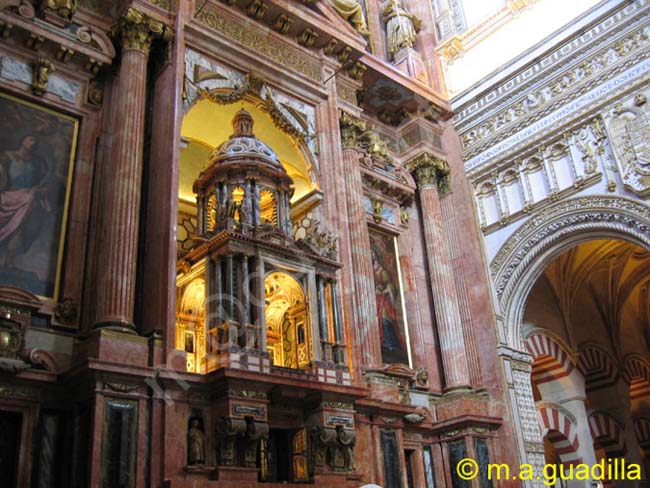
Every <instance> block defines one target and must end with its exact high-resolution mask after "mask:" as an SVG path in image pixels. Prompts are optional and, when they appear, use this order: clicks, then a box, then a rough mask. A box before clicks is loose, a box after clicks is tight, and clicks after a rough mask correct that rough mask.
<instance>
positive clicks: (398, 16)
mask: <svg viewBox="0 0 650 488" xmlns="http://www.w3.org/2000/svg"><path fill="white" fill-rule="evenodd" d="M382 14H383V16H384V22H386V37H387V40H388V52H389V53H391V54H395V53H396V52H398V51H399V50H400V49H404V48H406V47H413V46H414V45H415V36H416V34H417V33H418V31H419V30H420V24H421V21H420V19H418V18H417V17H416V16H415V15H413V14H411V13H410V12H409V11H408V10H406V8H405V7H404V6H403V5H402V1H401V0H388V1H387V2H386V3H384V5H383V7H382Z"/></svg>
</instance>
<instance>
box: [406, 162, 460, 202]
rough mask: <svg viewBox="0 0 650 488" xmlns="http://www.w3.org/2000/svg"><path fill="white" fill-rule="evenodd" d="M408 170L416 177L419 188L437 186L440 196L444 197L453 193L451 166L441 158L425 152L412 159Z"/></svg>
mask: <svg viewBox="0 0 650 488" xmlns="http://www.w3.org/2000/svg"><path fill="white" fill-rule="evenodd" d="M407 168H408V170H409V171H411V172H412V173H413V174H414V175H415V180H416V182H417V185H418V188H420V189H423V188H426V187H428V186H432V185H436V186H437V188H438V194H439V195H440V196H444V195H446V194H447V193H449V192H450V191H451V177H450V170H449V164H448V163H447V161H443V160H442V159H440V158H437V157H435V156H433V155H432V154H429V153H427V152H424V153H422V154H420V155H419V156H417V157H416V158H414V159H412V160H411V161H410V162H409V163H408V164H407Z"/></svg>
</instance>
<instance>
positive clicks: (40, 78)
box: [32, 58, 56, 96]
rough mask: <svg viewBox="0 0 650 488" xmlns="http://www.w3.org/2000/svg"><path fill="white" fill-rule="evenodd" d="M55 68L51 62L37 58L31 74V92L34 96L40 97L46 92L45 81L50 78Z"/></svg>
mask: <svg viewBox="0 0 650 488" xmlns="http://www.w3.org/2000/svg"><path fill="white" fill-rule="evenodd" d="M55 70H56V68H55V67H54V64H52V62H51V61H49V60H47V59H44V58H39V59H38V60H36V62H35V63H34V68H33V72H32V90H33V91H34V94H35V95H38V96H42V95H44V94H45V92H46V91H47V81H48V80H49V78H50V74H52V72H54V71H55Z"/></svg>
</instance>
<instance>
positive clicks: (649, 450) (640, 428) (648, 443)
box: [634, 417, 650, 454]
mask: <svg viewBox="0 0 650 488" xmlns="http://www.w3.org/2000/svg"><path fill="white" fill-rule="evenodd" d="M634 433H635V434H636V440H637V441H638V442H639V446H640V447H641V449H643V451H644V452H645V453H646V454H650V417H637V418H635V419H634Z"/></svg>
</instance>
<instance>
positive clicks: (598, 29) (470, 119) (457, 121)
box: [453, 0, 649, 132]
mask: <svg viewBox="0 0 650 488" xmlns="http://www.w3.org/2000/svg"><path fill="white" fill-rule="evenodd" d="M648 3H649V2H648V0H641V1H637V2H633V3H631V4H629V5H626V6H625V7H624V8H622V9H620V10H618V11H616V12H615V13H613V14H612V15H610V16H608V17H607V18H606V19H603V21H602V22H599V23H598V24H596V25H594V26H593V27H591V28H589V29H587V30H585V31H582V32H580V33H579V35H577V36H575V37H573V38H571V39H569V40H568V41H567V42H565V43H564V44H562V45H560V46H558V47H557V48H556V49H553V50H551V51H549V52H548V53H546V54H545V55H543V56H541V57H539V58H538V59H537V60H536V62H535V63H534V64H532V65H530V66H529V67H527V68H526V69H525V70H521V71H520V72H518V73H516V74H515V75H513V76H512V78H510V79H509V80H508V83H501V84H498V85H496V86H494V87H493V88H491V89H490V90H489V91H487V92H485V94H484V95H483V96H482V97H481V98H479V99H478V100H473V101H472V102H471V103H467V104H466V105H463V106H462V107H459V109H458V110H457V111H456V115H455V116H454V119H453V121H454V125H455V126H456V127H457V128H459V129H460V130H461V132H467V129H468V128H469V127H470V125H475V124H476V123H479V118H481V117H483V116H484V114H485V112H486V111H488V110H494V107H495V106H498V105H499V104H500V103H502V102H503V103H509V101H512V100H513V99H515V96H516V95H517V94H519V93H525V92H526V91H527V89H529V88H531V87H532V86H533V85H534V83H535V81H536V80H537V79H539V78H540V75H541V74H542V73H543V72H544V71H547V72H549V73H551V72H552V71H553V69H555V68H557V67H559V66H566V64H567V60H576V59H578V57H579V56H581V55H584V53H585V52H586V51H588V50H590V49H592V50H595V49H600V46H601V45H602V44H603V43H606V42H609V41H611V40H612V39H613V38H614V36H613V35H612V33H613V32H624V31H625V30H626V29H627V30H628V31H629V30H630V26H632V28H634V22H637V21H638V20H639V19H643V18H644V11H645V9H646V7H647V6H648ZM542 76H543V75H542Z"/></svg>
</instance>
